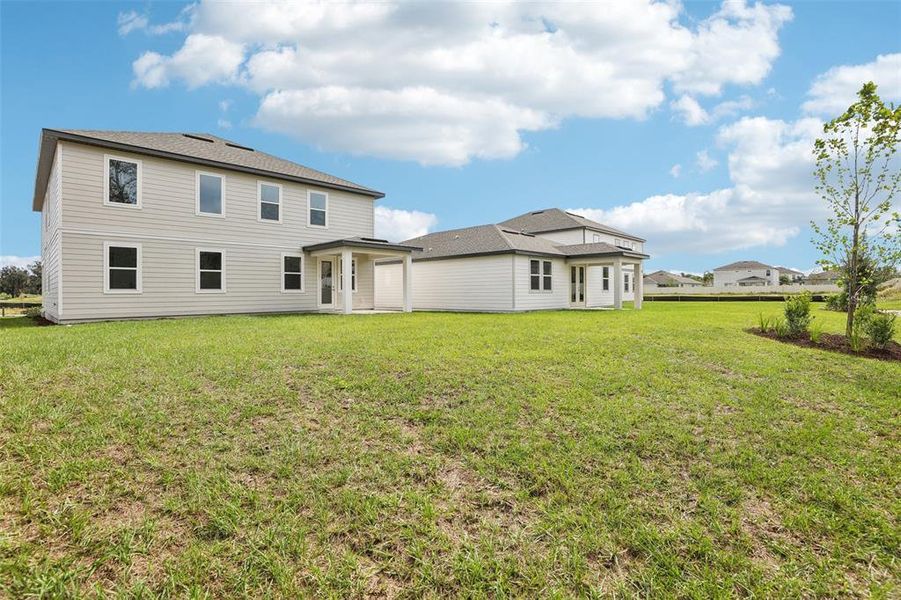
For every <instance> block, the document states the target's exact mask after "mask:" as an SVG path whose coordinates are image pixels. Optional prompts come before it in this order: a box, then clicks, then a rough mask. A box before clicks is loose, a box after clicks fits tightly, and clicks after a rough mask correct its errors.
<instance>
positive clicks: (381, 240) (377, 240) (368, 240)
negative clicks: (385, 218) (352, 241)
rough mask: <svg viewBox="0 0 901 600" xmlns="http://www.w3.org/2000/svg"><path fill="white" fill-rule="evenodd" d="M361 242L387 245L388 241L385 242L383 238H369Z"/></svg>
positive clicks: (362, 238) (364, 238)
mask: <svg viewBox="0 0 901 600" xmlns="http://www.w3.org/2000/svg"><path fill="white" fill-rule="evenodd" d="M360 239H361V240H363V241H364V242H378V243H380V244H387V243H388V240H383V239H381V238H369V237H361V238H360Z"/></svg>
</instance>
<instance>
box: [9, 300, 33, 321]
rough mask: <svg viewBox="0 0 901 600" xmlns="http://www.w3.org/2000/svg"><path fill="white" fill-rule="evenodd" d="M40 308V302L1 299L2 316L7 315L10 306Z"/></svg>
mask: <svg viewBox="0 0 901 600" xmlns="http://www.w3.org/2000/svg"><path fill="white" fill-rule="evenodd" d="M34 307H37V308H40V307H41V303H40V302H28V301H23V300H0V317H5V316H6V310H7V309H9V308H19V309H24V308H34Z"/></svg>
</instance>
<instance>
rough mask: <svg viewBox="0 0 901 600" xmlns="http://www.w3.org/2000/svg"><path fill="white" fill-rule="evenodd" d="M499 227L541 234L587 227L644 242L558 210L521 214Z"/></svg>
mask: <svg viewBox="0 0 901 600" xmlns="http://www.w3.org/2000/svg"><path fill="white" fill-rule="evenodd" d="M500 225H502V226H504V227H507V228H509V229H513V230H516V231H525V232H527V233H541V232H545V231H560V230H561V229H573V228H576V227H587V228H589V229H594V230H597V231H602V232H604V233H609V234H611V235H619V236H622V237H625V238H628V239H630V240H637V241H639V242H644V241H646V240H644V239H642V238H640V237H637V236H634V235H632V234H631V233H626V232H625V231H621V230H619V229H615V228H613V227H610V226H609V225H604V224H602V223H598V222H597V221H592V220H591V219H586V218H585V217H583V216H581V215H576V214H573V213H570V212H566V211H565V210H561V209H559V208H545V209H543V210H533V211H531V212H527V213H524V214H521V215H519V216H518V217H513V218H512V219H507V220H506V221H503V222H501V223H500Z"/></svg>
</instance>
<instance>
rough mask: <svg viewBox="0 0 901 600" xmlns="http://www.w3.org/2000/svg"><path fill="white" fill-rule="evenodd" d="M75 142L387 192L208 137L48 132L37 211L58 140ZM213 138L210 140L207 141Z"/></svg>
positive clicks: (42, 153) (38, 178) (40, 167)
mask: <svg viewBox="0 0 901 600" xmlns="http://www.w3.org/2000/svg"><path fill="white" fill-rule="evenodd" d="M60 139H62V140H71V141H76V142H81V143H86V144H93V145H98V146H102V147H106V148H112V149H118V150H121V151H132V152H135V153H138V154H150V155H154V156H162V157H166V158H174V159H180V160H186V161H188V162H194V163H200V164H205V165H210V166H218V167H220V168H224V169H233V170H238V171H244V172H249V173H254V174H259V175H266V176H270V177H273V178H277V179H288V180H290V181H299V182H302V183H314V184H317V185H321V186H323V187H328V188H333V189H340V190H346V191H350V192H356V193H360V194H365V195H367V196H372V197H374V198H381V197H382V196H384V194H382V193H381V192H378V191H376V190H373V189H370V188H367V187H364V186H362V185H359V184H356V183H353V182H352V181H348V180H346V179H341V178H340V177H335V176H334V175H329V174H328V173H323V172H322V171H317V170H316V169H311V168H309V167H305V166H303V165H299V164H297V163H294V162H291V161H289V160H285V159H283V158H279V157H277V156H273V155H271V154H266V153H265V152H260V151H259V150H255V149H253V148H248V147H246V146H243V145H241V144H238V143H237V142H233V141H231V140H227V139H225V138H221V137H218V136H215V135H211V134H208V133H188V134H185V133H152V132H140V131H96V130H87V129H44V130H43V131H42V137H41V150H40V155H39V158H38V172H37V176H36V179H35V198H34V206H35V210H40V204H41V203H42V202H43V197H44V191H45V189H46V186H47V178H48V177H49V175H50V166H51V165H50V163H51V162H52V160H53V152H54V149H55V147H56V144H55V142H56V140H60ZM206 140H209V141H206Z"/></svg>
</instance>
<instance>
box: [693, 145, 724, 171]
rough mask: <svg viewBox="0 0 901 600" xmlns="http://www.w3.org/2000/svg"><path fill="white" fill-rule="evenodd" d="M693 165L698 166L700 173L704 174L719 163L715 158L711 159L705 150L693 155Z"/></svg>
mask: <svg viewBox="0 0 901 600" xmlns="http://www.w3.org/2000/svg"><path fill="white" fill-rule="evenodd" d="M695 164H697V165H698V169H700V171H701V173H706V172H707V171H709V170H710V169H712V168H713V167H715V166H717V165H718V164H720V163H719V161H717V160H716V159H715V158H712V157H711V156H710V155H709V154H708V153H707V151H706V150H701V151H700V152H698V153H697V154H696V155H695Z"/></svg>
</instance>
